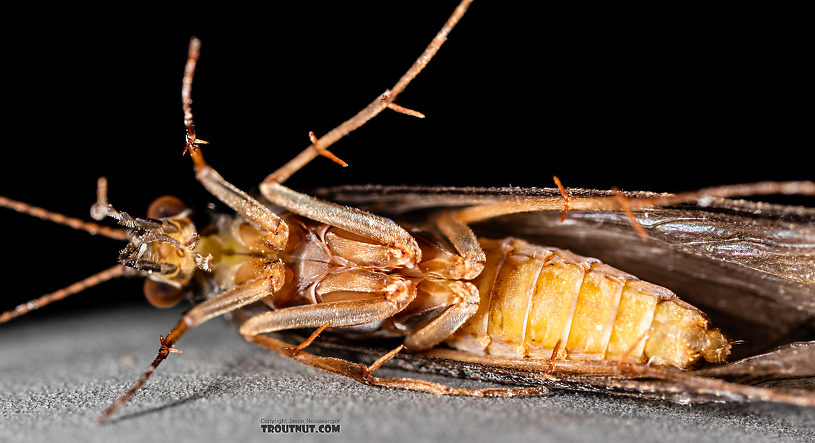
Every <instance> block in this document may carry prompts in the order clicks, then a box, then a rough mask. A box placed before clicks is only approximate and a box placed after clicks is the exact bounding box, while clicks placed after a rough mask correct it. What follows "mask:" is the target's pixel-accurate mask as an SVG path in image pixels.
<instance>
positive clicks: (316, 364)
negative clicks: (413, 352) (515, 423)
mask: <svg viewBox="0 0 815 443" xmlns="http://www.w3.org/2000/svg"><path fill="white" fill-rule="evenodd" d="M245 338H246V339H247V340H249V341H252V342H254V343H256V344H258V345H260V346H263V347H264V348H266V349H269V350H270V351H273V352H276V353H278V354H280V355H282V356H283V357H286V358H290V359H292V360H294V361H296V362H299V363H302V364H305V365H308V366H311V367H313V368H317V369H321V370H323V371H326V372H330V373H332V374H336V375H341V376H344V377H348V378H350V379H353V380H356V381H358V382H360V383H365V384H367V385H371V386H380V387H387V388H395V389H407V390H410V391H419V392H427V393H430V394H436V395H462V396H467V397H516V396H525V395H543V394H546V393H547V392H549V390H548V389H546V388H545V387H518V388H487V389H473V388H457V387H453V386H448V385H444V384H441V383H435V382H431V381H426V380H419V379H413V378H390V377H377V376H375V375H373V374H370V371H366V370H363V368H362V367H361V366H360V365H359V364H357V363H351V362H349V361H347V360H342V359H338V358H331V357H321V356H318V355H314V354H310V353H308V352H304V351H301V352H299V353H297V354H292V353H291V351H290V349H291V346H290V345H288V344H287V343H285V342H283V341H280V340H277V339H274V338H271V337H267V336H264V335H256V336H252V337H245ZM366 369H367V368H366ZM366 372H367V374H366Z"/></svg>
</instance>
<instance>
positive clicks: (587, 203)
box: [453, 181, 815, 223]
mask: <svg viewBox="0 0 815 443" xmlns="http://www.w3.org/2000/svg"><path fill="white" fill-rule="evenodd" d="M759 195H815V182H811V181H791V182H757V183H748V184H741V185H728V186H716V187H711V188H704V189H700V190H698V191H691V192H682V193H678V194H661V195H650V196H645V197H640V196H637V194H634V195H633V196H631V197H629V196H628V195H624V196H625V197H626V198H625V199H624V201H621V199H620V194H615V195H612V196H608V197H604V196H598V197H584V196H569V199H568V209H569V210H570V211H573V210H585V211H620V210H626V208H628V209H630V210H638V209H645V208H654V207H659V206H672V205H677V204H680V203H697V204H700V205H703V206H704V205H705V203H709V202H710V201H711V200H712V199H715V198H729V197H749V196H759ZM566 204H567V203H566V201H565V200H564V199H563V198H560V197H525V196H519V197H517V198H512V199H507V200H503V201H499V202H495V203H488V204H483V205H475V206H470V207H466V208H463V209H459V210H456V211H453V216H454V217H455V218H457V219H458V220H460V221H462V222H464V223H475V222H479V221H484V220H488V219H490V218H494V217H499V216H502V215H508V214H517V213H520V212H537V211H563V210H564V209H566Z"/></svg>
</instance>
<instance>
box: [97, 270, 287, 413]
mask: <svg viewBox="0 0 815 443" xmlns="http://www.w3.org/2000/svg"><path fill="white" fill-rule="evenodd" d="M284 281H285V269H284V267H283V264H282V263H279V262H278V263H272V265H271V266H269V268H268V269H267V270H266V273H265V274H264V275H263V276H261V277H260V278H258V279H255V280H253V281H250V282H248V283H244V284H242V285H239V286H236V287H234V288H232V289H230V290H228V291H225V292H223V293H221V294H218V296H216V297H214V298H211V299H209V300H206V301H204V302H201V303H199V304H197V305H195V306H194V307H193V308H192V309H190V310H189V311H187V312H186V313H185V314H184V316H183V317H181V320H179V322H178V324H176V325H175V327H174V328H173V329H172V331H170V333H169V334H167V337H166V338H165V337H161V347H160V348H159V351H158V355H157V356H156V358H155V360H153V363H152V364H150V367H148V368H147V371H145V372H144V374H143V375H142V376H141V377H140V378H139V379H138V380H137V381H136V383H135V384H134V385H133V387H131V388H130V389H129V390H128V391H127V392H126V393H125V394H124V395H122V396H121V397H120V398H119V399H118V400H116V402H115V403H113V404H112V405H111V406H110V407H109V408H107V409H106V410H105V412H103V413H102V415H100V416H99V418H97V421H98V422H102V421H105V420H107V418H108V417H110V416H111V415H112V414H113V413H114V412H116V411H117V410H118V409H119V408H121V407H122V406H123V405H124V404H125V403H127V402H128V400H130V398H131V397H133V395H134V394H135V393H136V392H137V391H138V390H139V389H141V387H142V386H143V385H144V383H145V382H147V379H148V378H150V376H151V375H152V374H153V372H154V371H155V370H156V368H158V366H159V364H161V362H162V361H164V360H165V359H166V358H167V356H168V355H169V354H170V353H171V352H180V351H177V350H175V349H173V345H175V343H176V342H177V341H178V339H179V338H181V336H182V335H184V333H185V332H187V330H189V329H192V328H194V327H196V326H198V325H200V324H201V323H203V322H205V321H207V320H209V319H211V318H213V317H217V316H219V315H223V314H226V313H227V312H232V311H234V310H236V309H238V308H241V307H243V306H247V305H250V304H252V303H254V302H256V301H259V300H260V299H262V298H263V297H266V296H267V295H270V294H273V293H274V292H276V291H279V290H280V288H281V287H283V283H284Z"/></svg>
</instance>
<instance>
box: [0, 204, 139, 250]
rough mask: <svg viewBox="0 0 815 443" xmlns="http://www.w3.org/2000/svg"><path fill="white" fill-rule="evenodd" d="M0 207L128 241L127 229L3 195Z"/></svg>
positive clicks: (94, 233)
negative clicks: (88, 220) (87, 219)
mask: <svg viewBox="0 0 815 443" xmlns="http://www.w3.org/2000/svg"><path fill="white" fill-rule="evenodd" d="M0 206H2V207H4V208H8V209H11V210H12V211H16V212H19V213H21V214H28V215H30V216H32V217H37V218H41V219H43V220H48V221H50V222H54V223H56V224H59V225H64V226H68V227H71V228H74V229H78V230H80V231H85V232H88V233H90V234H93V235H96V234H99V235H102V236H105V237H108V238H112V239H114V240H127V231H126V230H125V229H121V228H111V227H108V226H102V225H99V224H96V223H93V222H86V221H84V220H80V219H78V218H73V217H68V216H67V215H62V214H60V213H58V212H53V211H49V210H47V209H43V208H40V207H37V206H33V205H29V204H28V203H23V202H19V201H17V200H12V199H10V198H6V197H3V196H2V195H0Z"/></svg>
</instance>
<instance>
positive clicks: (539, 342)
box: [447, 238, 730, 368]
mask: <svg viewBox="0 0 815 443" xmlns="http://www.w3.org/2000/svg"><path fill="white" fill-rule="evenodd" d="M479 241H480V243H481V247H482V248H483V249H484V251H485V252H486V254H487V262H486V266H485V268H484V271H483V272H482V273H481V275H480V276H479V277H478V278H477V279H476V280H474V281H473V283H474V284H475V285H476V286H477V287H478V289H479V293H480V295H481V302H480V304H479V309H478V312H476V314H475V315H474V316H473V317H471V318H470V319H469V321H468V322H467V323H465V324H464V325H463V326H462V327H461V328H459V330H458V331H456V333H455V334H454V335H453V336H452V337H451V338H450V339H448V340H447V343H448V344H450V345H451V346H453V347H455V348H458V349H462V350H466V351H470V352H480V353H487V354H492V355H499V356H508V357H526V356H528V357H538V358H550V357H551V356H552V353H553V351H554V350H555V349H557V351H558V355H557V356H556V357H557V358H589V359H607V360H619V359H624V360H625V361H635V362H647V363H649V364H654V365H672V366H676V367H679V368H686V367H688V366H690V365H692V364H694V363H695V362H697V361H698V360H699V359H700V358H705V359H706V360H708V361H711V362H721V361H724V359H725V357H726V356H727V354H728V353H729V350H730V345H729V343H728V342H727V340H726V339H725V338H724V337H723V336H722V334H721V333H720V332H719V331H718V330H711V329H709V327H708V320H707V318H706V317H705V315H704V314H703V313H702V312H701V311H700V310H698V309H696V308H695V307H693V306H691V305H689V304H687V303H685V302H683V301H681V300H679V298H678V297H676V295H674V293H673V292H671V291H669V290H668V289H666V288H663V287H661V286H657V285H654V284H651V283H647V282H644V281H641V280H639V279H637V278H636V277H634V276H632V275H629V274H626V273H624V272H622V271H620V270H618V269H615V268H612V267H611V266H608V265H604V264H602V263H600V262H599V261H598V260H596V259H592V258H586V257H581V256H578V255H576V254H572V253H571V252H569V251H565V250H560V249H554V248H544V247H541V246H536V245H532V244H530V243H527V242H525V241H523V240H518V239H512V238H508V239H504V240H490V239H480V240H479Z"/></svg>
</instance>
